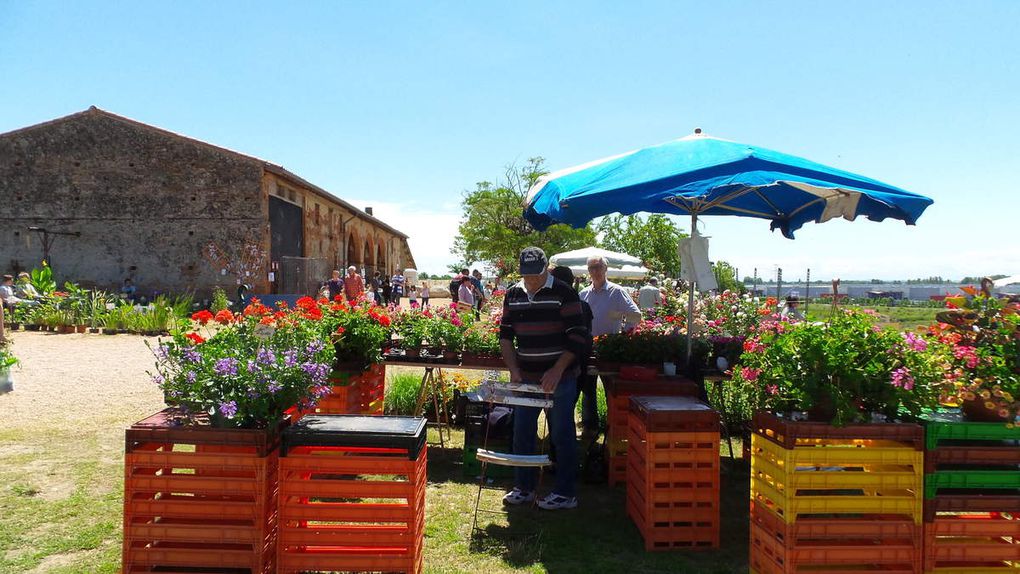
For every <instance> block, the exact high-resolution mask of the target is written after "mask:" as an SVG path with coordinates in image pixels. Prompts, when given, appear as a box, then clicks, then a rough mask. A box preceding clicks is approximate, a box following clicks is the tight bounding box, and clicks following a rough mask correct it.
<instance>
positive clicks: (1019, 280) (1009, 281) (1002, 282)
mask: <svg viewBox="0 0 1020 574" xmlns="http://www.w3.org/2000/svg"><path fill="white" fill-rule="evenodd" d="M1009 285H1020V275H1012V276H1010V277H1003V278H1002V279H996V280H995V286H996V287H1007V286H1009Z"/></svg>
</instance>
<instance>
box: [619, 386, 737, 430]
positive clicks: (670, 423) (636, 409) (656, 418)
mask: <svg viewBox="0 0 1020 574" xmlns="http://www.w3.org/2000/svg"><path fill="white" fill-rule="evenodd" d="M630 413H631V416H636V417H637V418H638V419H639V420H640V421H641V424H642V426H644V428H645V429H646V431H647V432H648V433H668V432H701V431H707V432H713V431H714V432H718V431H719V413H718V412H716V411H715V410H713V409H712V407H710V406H708V405H707V404H705V403H703V402H701V401H700V400H698V399H696V398H693V397H669V396H644V395H642V396H632V397H631V398H630Z"/></svg>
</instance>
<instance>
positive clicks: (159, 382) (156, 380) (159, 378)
mask: <svg viewBox="0 0 1020 574" xmlns="http://www.w3.org/2000/svg"><path fill="white" fill-rule="evenodd" d="M152 382H153V383H156V384H157V385H159V386H163V383H165V382H166V378H165V377H163V375H152Z"/></svg>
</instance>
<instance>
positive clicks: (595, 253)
mask: <svg viewBox="0 0 1020 574" xmlns="http://www.w3.org/2000/svg"><path fill="white" fill-rule="evenodd" d="M590 257H605V258H606V263H607V264H608V265H609V268H610V269H609V270H610V271H612V270H613V269H612V268H613V267H624V266H632V267H641V265H642V262H641V259H639V258H637V257H634V256H633V255H627V254H626V253H617V252H616V251H609V250H608V249H600V248H598V247H584V248H582V249H575V250H573V251H566V252H564V253H557V254H556V255H553V256H552V257H550V258H549V263H552V264H553V265H566V266H567V267H571V268H572V267H575V266H581V267H584V266H586V265H587V264H588V258H590ZM585 273H587V269H586V270H585ZM645 273H648V270H647V269H645ZM609 276H610V277H612V275H609Z"/></svg>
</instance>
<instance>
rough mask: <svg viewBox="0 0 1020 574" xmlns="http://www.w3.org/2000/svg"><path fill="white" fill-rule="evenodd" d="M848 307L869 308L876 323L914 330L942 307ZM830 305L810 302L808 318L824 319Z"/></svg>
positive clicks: (896, 328)
mask: <svg viewBox="0 0 1020 574" xmlns="http://www.w3.org/2000/svg"><path fill="white" fill-rule="evenodd" d="M847 308H850V309H871V310H872V311H874V312H876V313H878V316H879V319H878V324H879V325H881V326H883V327H887V328H889V329H895V330H897V331H914V330H916V329H917V328H918V327H927V326H928V325H931V324H932V323H934V322H935V314H936V313H938V312H939V311H943V310H944V309H939V308H935V307H891V306H887V305H875V306H872V307H858V306H853V305H850V306H847ZM830 310H831V307H829V306H828V305H825V304H817V305H816V304H812V305H811V307H810V309H809V310H808V311H809V312H808V319H810V320H812V321H824V320H826V319H828V318H829V313H830Z"/></svg>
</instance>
